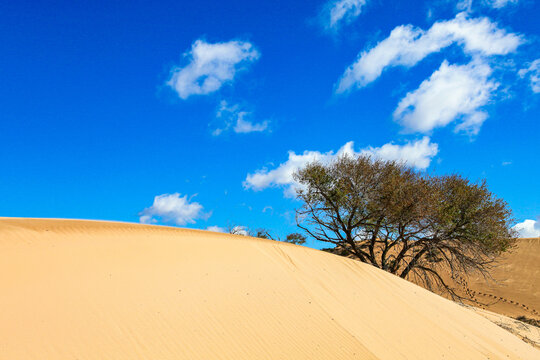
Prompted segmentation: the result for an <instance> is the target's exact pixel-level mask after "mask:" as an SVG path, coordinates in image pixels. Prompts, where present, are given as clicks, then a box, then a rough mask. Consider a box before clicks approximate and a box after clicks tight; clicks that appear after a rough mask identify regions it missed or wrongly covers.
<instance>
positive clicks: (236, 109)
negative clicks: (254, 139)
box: [212, 100, 268, 136]
mask: <svg viewBox="0 0 540 360" xmlns="http://www.w3.org/2000/svg"><path fill="white" fill-rule="evenodd" d="M249 116H251V113H250V112H248V111H244V110H240V106H239V105H238V104H236V105H229V104H228V103H227V101H225V100H223V101H221V102H220V105H219V108H218V111H217V113H216V117H217V118H218V119H223V120H224V123H225V124H224V127H222V128H217V129H215V130H214V131H213V132H212V135H214V136H218V135H221V134H222V133H224V132H225V131H227V130H229V129H232V130H233V131H234V132H235V133H240V134H246V133H251V132H263V131H265V130H267V129H268V121H266V120H265V121H263V122H260V123H254V122H252V121H249V120H246V117H249Z"/></svg>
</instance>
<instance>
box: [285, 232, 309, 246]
mask: <svg viewBox="0 0 540 360" xmlns="http://www.w3.org/2000/svg"><path fill="white" fill-rule="evenodd" d="M283 241H284V242H288V243H291V244H296V245H302V244H304V243H305V242H306V237H305V236H304V235H302V234H300V233H292V234H289V235H287V237H286V238H285V240H283Z"/></svg>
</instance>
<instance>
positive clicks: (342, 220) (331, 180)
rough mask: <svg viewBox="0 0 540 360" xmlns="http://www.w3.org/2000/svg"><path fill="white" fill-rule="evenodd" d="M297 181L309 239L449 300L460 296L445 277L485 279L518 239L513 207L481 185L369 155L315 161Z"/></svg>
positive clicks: (299, 216) (301, 222) (303, 226)
mask: <svg viewBox="0 0 540 360" xmlns="http://www.w3.org/2000/svg"><path fill="white" fill-rule="evenodd" d="M294 178H295V180H296V181H297V182H298V183H299V185H300V186H299V190H298V191H297V197H298V199H299V200H301V201H302V202H303V206H302V207H301V208H300V209H298V210H297V214H296V215H297V216H296V219H297V223H298V226H299V227H300V228H301V229H303V230H304V231H305V232H306V233H307V234H308V235H309V236H311V237H313V238H314V239H316V240H319V241H323V242H328V243H331V244H334V245H335V246H336V247H337V248H338V249H339V251H342V252H344V253H347V254H349V255H352V256H353V257H355V258H357V259H358V260H360V261H363V262H366V263H369V264H371V265H373V266H376V267H378V268H381V269H384V270H386V271H389V272H391V273H393V274H396V275H398V276H400V277H402V278H408V279H411V280H412V278H416V279H417V280H419V281H421V282H423V283H424V284H425V285H426V286H427V287H428V288H433V287H435V286H436V287H439V288H442V289H444V290H446V291H448V292H449V293H450V294H452V296H459V295H458V294H456V293H455V292H454V290H453V289H452V288H451V287H450V286H449V284H448V281H445V279H444V277H443V276H442V274H444V273H447V274H449V275H450V276H451V277H452V278H454V277H456V276H463V275H468V274H470V273H473V272H476V273H481V274H483V275H486V276H487V275H489V268H490V266H491V265H492V264H493V262H494V260H495V259H496V258H497V256H499V255H500V254H501V253H502V252H504V251H507V250H508V249H510V248H511V247H512V245H513V244H514V242H515V239H516V234H515V233H514V231H513V230H512V229H511V225H512V222H513V220H512V217H511V210H510V208H509V207H508V205H507V204H506V202H504V201H503V200H502V199H499V198H497V197H496V196H495V195H494V194H493V193H491V192H490V191H489V190H488V188H487V185H486V183H485V181H482V182H479V183H473V182H471V181H469V180H467V179H465V178H463V177H461V176H459V175H455V174H454V175H448V176H430V175H428V174H426V173H421V172H417V171H414V170H413V169H411V168H409V167H407V166H405V165H404V164H402V163H398V162H395V161H382V160H374V159H371V158H369V157H366V156H357V157H350V156H343V157H340V158H338V159H336V160H335V161H333V162H331V163H329V164H322V163H320V162H314V163H311V164H308V165H307V166H305V167H304V168H302V169H300V170H298V171H297V172H296V173H295V175H294Z"/></svg>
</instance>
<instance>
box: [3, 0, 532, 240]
mask: <svg viewBox="0 0 540 360" xmlns="http://www.w3.org/2000/svg"><path fill="white" fill-rule="evenodd" d="M539 15H540V4H538V3H535V2H534V1H532V0H476V1H474V0H473V1H446V0H434V1H407V2H405V1H387V0H334V1H294V0H287V1H281V0H275V1H264V2H263V1H256V2H254V1H240V0H238V1H205V0H199V1H183V0H176V1H133V2H126V1H91V2H90V1H88V2H85V1H77V2H73V1H61V0H59V1H49V2H38V1H24V0H21V1H12V2H7V1H4V2H2V3H1V4H0V41H1V44H2V46H1V50H0V51H1V52H2V54H1V56H0V79H1V80H0V199H1V201H0V216H14V217H51V218H76V219H102V220H116V221H127V222H142V223H151V224H163V225H172V226H180V227H190V228H199V229H210V230H214V231H224V230H226V229H228V228H231V227H235V226H237V227H248V228H266V229H268V230H269V231H270V232H271V233H273V234H275V235H276V236H281V237H283V236H284V235H285V234H287V233H290V232H294V231H297V228H296V225H295V217H294V211H295V209H296V208H298V207H299V206H300V205H301V204H300V203H299V202H298V201H297V200H295V199H294V190H295V186H296V185H295V183H294V181H293V180H292V173H293V172H294V171H295V170H296V169H297V168H298V167H301V166H303V165H305V164H306V163H307V162H309V161H313V160H320V161H330V160H332V159H333V158H335V157H336V156H339V155H340V154H369V155H371V156H374V157H377V158H381V159H385V160H399V161H404V162H406V163H407V164H408V165H410V166H412V167H414V168H416V169H417V170H419V171H426V172H428V173H430V174H449V173H459V174H462V175H463V176H466V177H468V178H470V179H471V180H473V181H479V180H480V179H486V180H487V183H488V186H489V189H490V190H491V191H493V192H494V193H495V194H496V195H497V196H498V197H501V198H503V199H505V200H506V201H507V202H508V204H509V205H510V207H511V208H512V210H513V212H514V218H515V221H516V229H517V230H519V231H520V233H521V235H522V236H540V180H539V179H540V121H539V120H540V22H539V21H538V17H539ZM307 245H308V246H314V247H320V246H321V245H320V244H315V243H313V242H311V241H308V243H307Z"/></svg>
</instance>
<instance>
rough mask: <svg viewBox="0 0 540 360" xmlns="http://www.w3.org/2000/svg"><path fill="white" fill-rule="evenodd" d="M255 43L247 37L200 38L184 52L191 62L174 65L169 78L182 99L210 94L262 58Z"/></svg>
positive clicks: (168, 83) (172, 86) (170, 84)
mask: <svg viewBox="0 0 540 360" xmlns="http://www.w3.org/2000/svg"><path fill="white" fill-rule="evenodd" d="M259 56H260V54H259V52H258V51H257V50H255V49H254V47H253V45H252V44H251V43H249V42H244V41H228V42H221V43H215V44H210V43H207V42H205V41H204V40H197V41H195V42H194V43H193V45H192V46H191V50H190V51H188V52H186V53H185V54H184V57H186V58H188V59H189V64H187V65H186V66H184V67H180V66H175V67H173V68H172V69H171V77H170V79H169V80H168V81H167V85H169V86H170V87H171V88H172V89H174V90H175V91H176V92H177V93H178V96H180V98H182V99H187V98H188V97H190V96H191V95H205V94H210V93H212V92H214V91H217V90H219V88H220V87H221V86H222V85H223V84H224V83H226V82H228V81H232V80H233V79H234V76H235V74H236V72H237V71H238V70H240V69H242V68H243V67H244V66H245V65H246V64H248V63H251V62H253V61H255V60H257V59H258V58H259Z"/></svg>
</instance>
